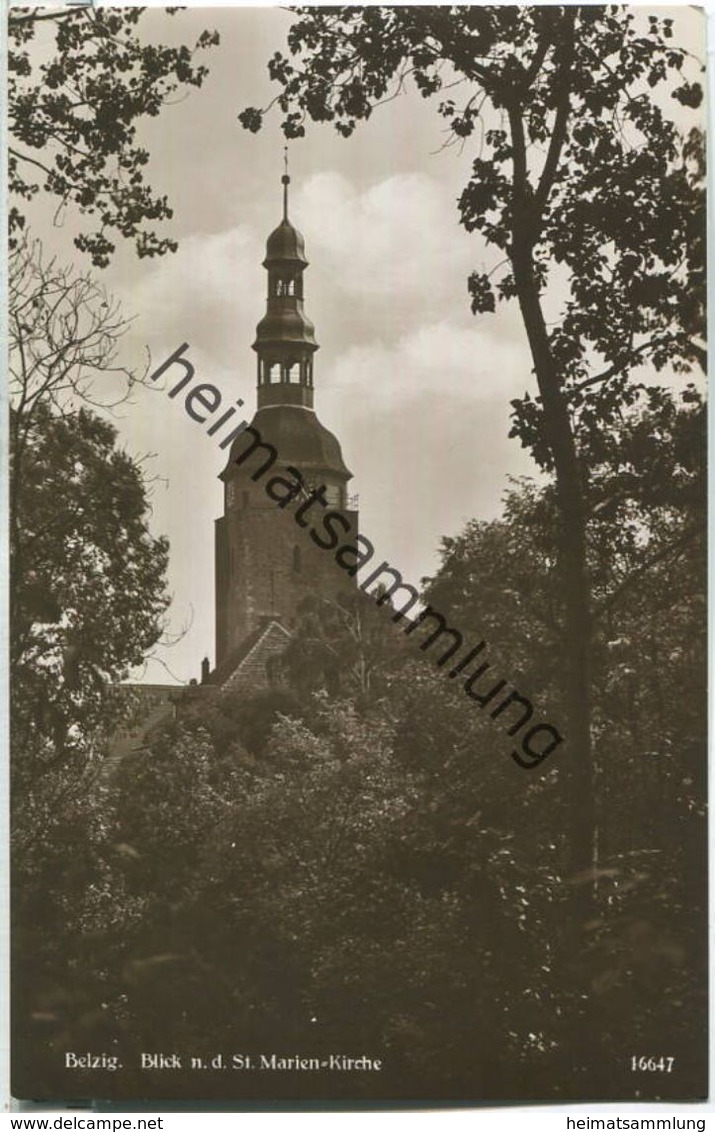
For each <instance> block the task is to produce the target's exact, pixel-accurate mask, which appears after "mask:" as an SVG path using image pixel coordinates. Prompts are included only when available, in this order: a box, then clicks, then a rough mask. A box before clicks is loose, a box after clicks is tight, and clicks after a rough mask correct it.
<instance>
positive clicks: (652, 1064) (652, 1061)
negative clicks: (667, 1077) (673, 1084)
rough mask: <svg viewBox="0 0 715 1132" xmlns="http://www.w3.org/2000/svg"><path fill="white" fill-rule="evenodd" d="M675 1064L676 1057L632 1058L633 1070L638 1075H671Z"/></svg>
mask: <svg viewBox="0 0 715 1132" xmlns="http://www.w3.org/2000/svg"><path fill="white" fill-rule="evenodd" d="M674 1063H675V1058H674V1057H638V1056H637V1055H636V1054H634V1055H633V1057H632V1058H631V1070H632V1071H633V1072H634V1073H636V1072H638V1071H640V1072H641V1073H670V1072H671V1070H672V1068H673V1065H674Z"/></svg>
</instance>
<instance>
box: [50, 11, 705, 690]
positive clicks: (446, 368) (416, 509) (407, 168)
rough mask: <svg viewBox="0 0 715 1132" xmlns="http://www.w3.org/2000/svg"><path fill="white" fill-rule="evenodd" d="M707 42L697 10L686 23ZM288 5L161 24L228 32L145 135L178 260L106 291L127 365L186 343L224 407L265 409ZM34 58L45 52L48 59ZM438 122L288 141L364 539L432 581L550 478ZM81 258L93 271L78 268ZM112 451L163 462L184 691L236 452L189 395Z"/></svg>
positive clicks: (526, 380) (115, 282)
mask: <svg viewBox="0 0 715 1132" xmlns="http://www.w3.org/2000/svg"><path fill="white" fill-rule="evenodd" d="M679 18H680V19H681V20H682V21H683V22H684V29H685V33H686V34H687V35H689V36H690V38H691V39H693V41H694V42H695V43H697V35H698V17H697V14H696V13H693V12H690V11H687V12H686V11H685V10H684V9H681V10H680V14H679ZM290 21H291V16H290V13H289V12H287V11H285V10H284V9H279V8H267V7H263V8H247V7H239V8H206V7H201V8H193V9H192V8H189V9H186V10H184V11H181V12H179V13H177V14H176V15H175V16H173V17H169V16H168V15H166V13H164V12H163V11H162V10H161V9H155V10H151V11H149V12H148V13H147V14H146V16H145V17H143V21H142V25H141V26H143V27H144V29H145V31H144V33H143V34H145V35H146V36H147V37H148V38H153V39H155V40H156V42H165V43H178V42H187V43H188V42H191V41H193V40H195V39H196V38H197V37H198V35H199V34H200V32H201V31H202V30H203V29H204V28H215V29H217V30H218V31H219V32H220V35H221V46H220V47H218V48H213V49H211V50H209V51H207V52H205V53H204V55H205V58H204V59H203V61H204V62H206V64H207V65H208V66H209V67H210V75H209V77H208V79H207V80H206V81H205V83H204V85H203V87H202V88H201V89H199V90H194V89H192V91H191V93H190V94H189V95H188V96H187V97H182V98H181V99H179V100H177V102H176V103H175V104H173V105H170V106H166V107H165V108H164V109H163V111H162V113H161V114H160V116H159V117H158V118H156V119H151V120H149V121H148V122H147V123H145V124H144V125H143V126H142V127H141V129H140V140H141V142H142V144H144V145H146V147H147V149H148V150H149V153H150V155H151V157H150V162H149V165H148V170H147V179H148V181H149V183H150V184H151V185H152V187H153V188H154V189H155V190H156V191H157V192H161V193H166V194H167V195H168V197H169V198H170V202H171V205H172V207H173V209H174V217H173V220H172V221H171V223H170V224H167V225H165V226H164V227H165V231H166V234H168V235H171V236H172V237H173V238H175V239H177V240H178V241H179V250H178V252H177V253H176V254H174V255H168V256H165V257H163V258H159V259H154V260H147V259H144V260H138V259H137V258H136V256H135V255H134V253H133V251H132V250H131V247H129V246H123V247H120V248H119V249H118V251H117V253H116V255H115V256H114V258H113V260H112V263H111V265H110V267H108V268H107V269H105V270H104V271H103V272H100V275H101V277H102V282H103V283H104V284H105V286H106V287H107V288H108V290H110V291H111V292H112V293H113V294H114V295H115V296H116V297H118V298H119V299H120V300H121V301H122V304H123V306H124V310H125V313H126V314H127V315H128V316H133V319H134V320H133V322H132V326H131V331H130V333H129V334H128V335H127V336H126V337H125V339H124V341H123V344H122V359H123V360H124V361H126V362H127V363H128V364H135V365H137V366H138V367H140V368H143V366H144V364H145V363H146V360H147V357H149V356H150V357H151V359H152V362H153V366H156V365H158V364H159V363H160V362H162V361H163V360H164V359H166V358H167V357H168V356H169V355H170V354H172V353H173V352H174V351H175V350H176V349H177V348H178V347H179V346H180V345H181V344H182V343H184V342H187V343H188V344H189V350H188V352H187V356H188V357H189V359H190V360H191V362H192V363H193V365H194V366H195V368H196V374H197V380H200V381H206V382H210V383H212V384H214V385H216V386H218V388H219V389H220V390H221V392H222V395H223V397H224V398H225V399H226V400H227V401H229V402H230V401H233V400H235V399H236V398H238V397H240V398H243V400H244V402H245V408H244V409H243V410H242V411H243V413H244V414H245V415H246V417H247V419H250V416H251V415H252V412H253V410H254V408H255V368H256V366H255V354H254V352H253V351H252V349H251V343H252V342H253V339H254V336H255V327H256V323H257V322H258V321H259V320H260V318H261V317H262V315H263V313H264V310H265V294H266V275H265V271H264V269H263V268H262V266H261V261H262V259H263V256H264V250H265V241H266V239H267V237H268V235H269V233H270V232H271V231H272V230H273V228H274V227H276V225H277V224H278V223H279V222H280V219H281V213H282V189H281V183H280V178H281V175H282V173H283V146H284V138H283V135H282V133H281V131H280V128H279V115H278V114H274V115H269V117H268V118H267V119H266V123H265V125H264V128H263V130H262V131H261V132H260V133H258V134H250V133H248V132H247V131H245V130H243V128H242V127H241V125H240V123H239V122H238V120H237V114H238V112H239V111H240V110H241V109H243V108H244V107H246V106H248V105H254V106H262V105H265V104H266V103H267V102H268V101H269V100H270V99H271V97H272V96H273V95H274V94H275V93H276V91H277V89H278V88H277V86H276V85H275V84H271V83H270V81H269V79H268V76H267V71H266V62H267V60H268V58H269V57H270V56H271V55H272V54H273V53H274V52H275V51H276V50H279V49H283V48H284V47H285V35H286V30H287V28H288V26H289V25H290ZM38 49H40V48H39V47H38ZM444 141H445V134H444V132H443V121H442V119H440V118H439V116H438V115H437V113H436V109H435V106H434V104H433V102H432V101H430V100H424V99H422V98H420V97H419V96H418V95H417V94H416V93H415V92H411V93H408V94H406V95H405V96H403V97H401V98H399V99H396V100H395V101H393V102H390V103H387V104H386V105H384V106H382V107H380V108H379V109H378V110H376V111H375V113H374V114H373V116H372V117H371V119H370V121H369V122H367V123H363V124H361V125H359V126H358V129H357V131H356V133H355V134H354V135H353V137H352V138H350V139H344V138H342V137H340V136H339V135H338V134H337V133H336V132H335V131H334V130H333V129H332V128H331V127H330V126H329V125H325V126H317V125H314V124H309V125H308V127H307V136H306V137H305V138H304V139H299V140H297V141H295V142H291V143H290V147H289V161H290V175H291V186H290V217H291V220H292V221H293V223H294V224H295V226H296V227H297V228H298V229H299V230H300V231H301V232H302V234H303V236H304V239H305V246H306V254H307V258H308V260H309V261H310V267H309V268H308V270H307V272H306V275H305V309H306V313H307V315H308V317H309V318H310V319H311V320H312V321H313V323H314V324H315V327H316V338H317V341H318V342H319V344H320V347H321V348H320V350H319V352H318V354H317V356H316V359H315V407H316V411H317V413H318V416H319V418H320V419H321V421H322V422H323V423H324V424H325V425H326V426H327V427H328V428H330V429H331V430H332V431H333V432H334V433H335V435H336V436H337V437H338V439H339V440H340V443H341V445H342V450H343V456H344V459H345V461H346V463H347V465H348V467H349V468H350V469H351V470H352V472H353V473H354V478H353V480H352V481H351V483H350V486H349V490H350V491H351V493H358V494H359V509H360V529H361V531H362V533H363V534H365V535H367V537H368V538H369V539H370V541H371V542H372V543H373V544H374V546H375V548H376V552H377V554H379V555H380V557H381V558H384V559H386V560H388V561H389V562H390V563H391V564H392V565H393V566H395V567H397V568H398V569H399V570H400V571H401V572H402V574H403V576H404V577H405V580H407V581H411V582H412V583H414V584H418V583H419V580H420V579H421V578H422V577H423V576H425V575H429V574H431V573H433V572H434V571H435V569H436V568H437V566H438V564H439V553H438V552H439V547H440V540H441V538H442V537H443V536H454V535H456V534H457V533H458V532H459V531H460V530H461V529H462V528H463V527H464V525H465V523H466V522H467V521H468V520H469V519H471V518H478V519H493V518H495V517H497V516H498V515H499V513H500V511H501V507H502V500H503V495H504V491H505V490H506V489H507V487H508V485H509V479H510V477H515V476H520V475H536V474H537V472H536V468H535V466H534V464H533V462H532V461H531V458H530V457H529V455H528V453H526V452H525V451H524V450H522V449H521V447H520V445H519V442H518V441H517V440H514V439H509V438H508V432H509V408H510V406H509V402H510V400H511V399H512V398H514V397H519V396H521V395H523V393H524V392H525V391H526V390H529V391H531V392H532V393H534V392H535V382H534V379H533V377H532V374H531V363H530V358H529V354H528V349H527V346H526V342H525V338H524V332H523V329H522V326H521V323H520V320H519V316H518V311H517V309H516V305H515V304H508V305H506V304H501V305H500V307H499V309H498V311H497V313H496V314H495V315H482V316H479V317H477V318H475V317H474V316H473V315H472V314H471V313H470V309H469V298H468V295H467V277H468V275H469V274H470V272H471V271H474V270H479V271H482V270H485V269H488V268H489V267H490V266H492V264H493V259H492V258H491V253H489V252H488V251H487V250H486V249H485V247H484V245H483V244H482V243H481V241H480V238H479V236H478V235H476V234H475V235H469V234H468V233H467V232H466V231H465V230H464V229H463V228H462V227H460V225H459V222H458V210H457V198H458V196H459V193H460V191H461V188H462V187H463V185H464V183H465V182H466V180H467V179H468V175H469V167H470V159H471V152H470V150H469V149H468V148H465V149H464V151H461V152H460V150H459V149H458V148H456V147H451V148H446V149H445V148H444ZM32 223H33V228H34V230H35V232H36V234H38V235H41V236H42V238H43V240H44V242H45V244H46V247H47V248H48V251H49V252H54V253H55V254H57V255H58V257H61V258H62V259H63V260H64V261H70V260H75V261H77V262H79V257H78V255H77V253H76V252H75V251H74V249H73V247H72V234H73V231H74V229H73V226H72V223H71V220H70V219H68V220H66V221H64V222H63V221H62V220H61V219H60V224H59V226H57V223H56V222H53V221H52V220H51V214H50V213H49V212H47V211H42V206H40V207H39V208H38V209H37V210H36V212H35V215H34V216H33V218H32ZM83 266H86V264H85V265H83ZM113 420H114V423H115V425H116V427H117V428H118V430H119V436H120V443H121V445H122V446H123V447H125V448H126V450H127V451H128V452H130V453H131V454H132V455H134V456H136V457H138V458H144V457H149V458H148V459H146V460H145V462H144V467H145V470H146V471H147V474H148V475H149V477H150V478H151V480H152V483H151V485H150V497H151V509H152V510H151V518H150V526H151V529H152V532H153V533H154V534H157V535H158V534H164V535H167V536H168V538H169V541H170V546H171V550H170V567H169V586H170V590H171V593H172V605H171V610H170V612H169V614H168V617H167V639H168V640H173V638H176V637H178V638H179V639H178V640H173V643H170V644H167V645H162V646H160V647H158V648H157V650H156V656H155V657H154V658H152V659H151V660H149V662H148V663H147V665H145V667H144V668H143V669H142V671H141V672H139V673H135V678H138V679H141V680H145V681H151V682H171V681H172V679H176V680H178V681H180V682H187V681H188V680H189V679H190V678H192V677H198V676H199V670H200V664H201V659H202V657H204V656H208V657H209V659H210V661H211V663H212V664H213V660H214V589H213V571H214V543H213V540H214V520H215V519H216V518H218V517H219V515H220V513H221V507H222V491H221V484H220V481H219V480H218V479H217V476H218V473H219V472H220V471H221V469H222V467H223V466H224V464H225V452H223V451H221V449H220V448H219V447H218V443H217V441H218V440H219V439H220V438H218V437H216V438H211V437H209V436H207V435H206V432H205V430H203V429H202V428H201V426H200V425H199V424H197V423H196V422H195V421H192V420H191V419H190V418H189V417H188V416H187V414H186V412H185V410H184V408H183V401H182V400H181V398H177V399H176V400H170V399H169V398H168V397H167V396H166V393H165V392H163V391H162V390H160V389H156V388H145V387H138V388H137V389H136V390H135V391H134V394H133V399H132V402H131V403H130V404H127V405H123V406H122V407H121V408H120V409H119V410H117V412H116V414H115V416H114V417H113Z"/></svg>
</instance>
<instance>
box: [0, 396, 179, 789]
mask: <svg viewBox="0 0 715 1132" xmlns="http://www.w3.org/2000/svg"><path fill="white" fill-rule="evenodd" d="M14 436H15V430H14V429H13V428H11V438H12V437H14ZM115 439H116V431H115V429H114V428H113V427H112V426H111V425H109V424H107V423H106V422H104V421H102V420H100V419H99V418H98V417H97V416H95V415H94V414H92V413H91V412H89V411H88V410H86V409H80V410H79V411H78V412H77V413H74V414H67V415H66V416H64V417H58V416H54V415H53V414H52V412H51V411H50V409H49V408H48V407H47V406H46V405H45V404H44V403H42V402H38V403H37V405H36V406H35V409H34V412H33V417H32V420H31V421H30V422H29V423H28V424H27V425H26V428H25V433H24V438H23V440H24V442H23V451H22V475H21V477H20V478H16V479H15V481H14V483H13V488H12V491H11V501H12V511H11V516H10V521H11V541H10V565H11V586H12V604H11V619H10V622H11V623H10V672H11V678H12V708H13V724H14V727H13V733H14V741H15V743H16V745H17V753H16V758H15V759H14V763H13V766H14V770H15V773H16V774H17V775H18V776H19V781H18V789H19V791H20V797H22V795H23V793H24V789H25V788H29V786H30V784H31V783H33V782H35V783H37V782H39V781H40V780H41V778H42V775H43V768H46V767H48V766H53V765H55V764H57V763H61V764H67V763H68V762H69V763H72V762H74V761H77V760H78V762H79V765H81V764H82V763H83V762H84V761H85V760H86V759H87V757H88V756H89V755H90V753H91V752H92V751H95V752H96V750H97V734H98V733H99V734H102V733H104V729H105V728H106V727H109V726H111V719H110V718H108V715H109V710H110V707H111V692H110V691H109V685H110V684H111V682H113V681H117V680H120V679H122V678H125V677H126V676H127V674H128V671H129V668H130V667H131V666H132V665H136V664H139V663H141V660H142V657H143V655H144V653H145V652H146V650H147V649H148V648H149V647H150V646H151V645H153V644H154V642H155V641H156V640H157V638H158V636H159V634H160V631H161V614H162V612H163V610H164V609H165V607H166V604H167V598H166V594H165V589H164V574H165V570H166V564H167V550H168V548H167V543H166V540H165V539H163V538H160V539H154V538H153V537H152V536H151V535H150V534H149V531H148V529H147V525H146V512H147V499H146V493H145V488H144V483H143V480H142V476H141V472H140V470H139V468H138V467H137V465H136V464H135V463H134V461H132V460H131V459H130V457H128V456H127V455H125V454H124V453H122V452H120V451H119V450H117V449H116V447H115ZM13 455H14V453H13V452H12V451H11V459H12V458H13ZM11 474H12V475H13V476H17V470H16V469H14V470H12V472H11ZM20 783H22V784H24V786H23V787H21V786H20Z"/></svg>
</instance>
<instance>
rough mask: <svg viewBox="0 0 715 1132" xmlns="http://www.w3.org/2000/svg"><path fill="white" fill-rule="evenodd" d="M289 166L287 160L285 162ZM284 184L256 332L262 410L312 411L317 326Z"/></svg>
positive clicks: (265, 263)
mask: <svg viewBox="0 0 715 1132" xmlns="http://www.w3.org/2000/svg"><path fill="white" fill-rule="evenodd" d="M286 166H287V160H286ZM281 180H282V184H283V219H282V220H281V222H280V224H279V225H278V227H277V228H276V229H275V230H274V231H273V232H271V234H270V236H269V237H268V241H267V244H266V257H265V259H264V260H263V266H264V267H265V269H266V271H267V272H268V299H267V303H266V313H265V315H264V316H263V318H262V319H261V321H260V322H259V324H258V326H257V327H256V341H255V342H254V343H253V349H254V350H255V351H256V354H257V355H258V408H259V409H262V408H264V407H266V406H268V405H302V406H303V407H305V408H310V409H312V407H313V354H314V353H315V351H316V350H317V349H318V343H317V342H316V341H315V327H314V326H313V324H312V322H311V321H310V319H309V318H307V317H306V315H305V312H304V310H303V272H304V271H305V269H306V267H307V266H308V260H307V259H306V258H305V246H304V243H303V237H302V236H301V234H300V232H299V231H298V230H297V229H296V228H294V227H293V225H292V224H291V222H290V220H289V219H288V186H289V184H290V177H289V176H288V172H287V169H286V172H285V173H284V174H283V177H282V178H281Z"/></svg>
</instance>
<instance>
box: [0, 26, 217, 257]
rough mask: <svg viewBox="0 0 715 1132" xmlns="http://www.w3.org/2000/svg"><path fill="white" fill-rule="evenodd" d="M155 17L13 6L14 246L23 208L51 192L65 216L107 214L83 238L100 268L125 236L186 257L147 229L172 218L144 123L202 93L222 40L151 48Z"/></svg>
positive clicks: (145, 247) (207, 36)
mask: <svg viewBox="0 0 715 1132" xmlns="http://www.w3.org/2000/svg"><path fill="white" fill-rule="evenodd" d="M144 10H145V9H143V8H135V7H129V8H95V7H94V5H91V6H89V7H87V6H83V7H79V8H74V9H64V10H58V11H50V10H45V9H33V8H12V9H11V10H10V12H9V16H8V36H9V43H10V50H9V55H8V74H9V93H8V101H9V107H10V111H9V122H8V125H9V131H10V147H9V150H8V173H9V186H10V192H11V194H12V196H13V198H14V203H13V204H12V206H11V209H10V231H11V237H12V238H17V235H18V233H19V232H21V230H22V229H23V228H24V226H25V216H24V213H23V202H27V201H31V200H32V199H33V198H34V197H35V196H36V195H37V194H38V192H40V191H41V190H42V191H44V192H46V193H48V194H50V195H51V196H54V197H56V198H57V208H58V211H59V210H62V209H64V208H65V207H67V206H71V207H73V208H75V209H76V210H77V211H78V212H79V214H80V215H81V216H87V215H92V216H94V217H95V218H96V227H94V228H93V229H84V230H83V231H82V232H81V233H80V234H79V235H77V236H76V237H75V241H74V242H75V245H76V247H77V248H78V249H79V250H80V251H82V252H86V253H87V254H88V255H89V256H90V257H91V260H92V263H93V264H94V265H95V266H97V267H106V265H107V264H108V263H109V260H110V258H111V255H112V253H113V252H114V250H115V247H116V244H115V243H114V239H115V238H116V236H122V237H124V238H126V239H130V240H132V241H133V242H134V246H135V248H136V251H137V254H138V255H139V256H153V255H163V254H164V253H166V252H167V251H175V250H176V247H177V244H176V241H174V240H172V239H170V238H168V237H162V236H159V235H158V234H157V233H156V231H154V230H153V229H152V228H150V227H148V226H147V225H148V224H150V223H151V222H152V221H162V220H165V219H168V218H170V217H171V215H172V211H171V208H170V206H169V204H168V201H167V198H166V197H165V196H158V195H156V194H155V193H153V192H152V190H151V188H150V186H149V185H147V183H146V181H145V174H144V170H145V167H146V165H147V163H148V160H149V154H148V152H147V151H146V149H144V148H143V147H142V146H141V145H140V144H139V143H138V141H137V126H138V124H139V123H140V122H141V119H142V118H144V117H145V116H148V117H156V116H157V115H158V114H159V113H160V112H161V109H162V107H163V106H164V105H166V103H167V101H169V100H170V99H171V98H172V97H173V96H175V95H176V93H177V92H179V91H182V90H183V89H185V88H190V87H192V86H193V87H200V86H201V85H202V83H203V81H204V79H205V77H206V75H207V74H208V70H207V68H206V67H205V66H203V65H197V64H196V63H195V62H194V56H195V54H196V53H197V52H198V51H203V50H205V49H206V48H208V47H211V46H214V45H215V44H217V43H218V35H217V33H216V32H209V31H204V32H202V33H201V35H200V36H199V38H198V40H197V42H196V44H195V45H194V47H193V48H189V47H187V46H186V45H181V46H180V47H166V46H162V45H160V44H155V43H151V42H142V39H141V37H140V34H139V31H138V29H139V26H140V23H141V19H142V14H143V12H144ZM176 11H177V9H176V8H168V9H166V12H167V13H168V14H169V15H173V14H174V13H175V12H176ZM48 40H49V41H50V42H51V46H50V44H49V43H48ZM47 48H49V50H47V54H46V49H47Z"/></svg>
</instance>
